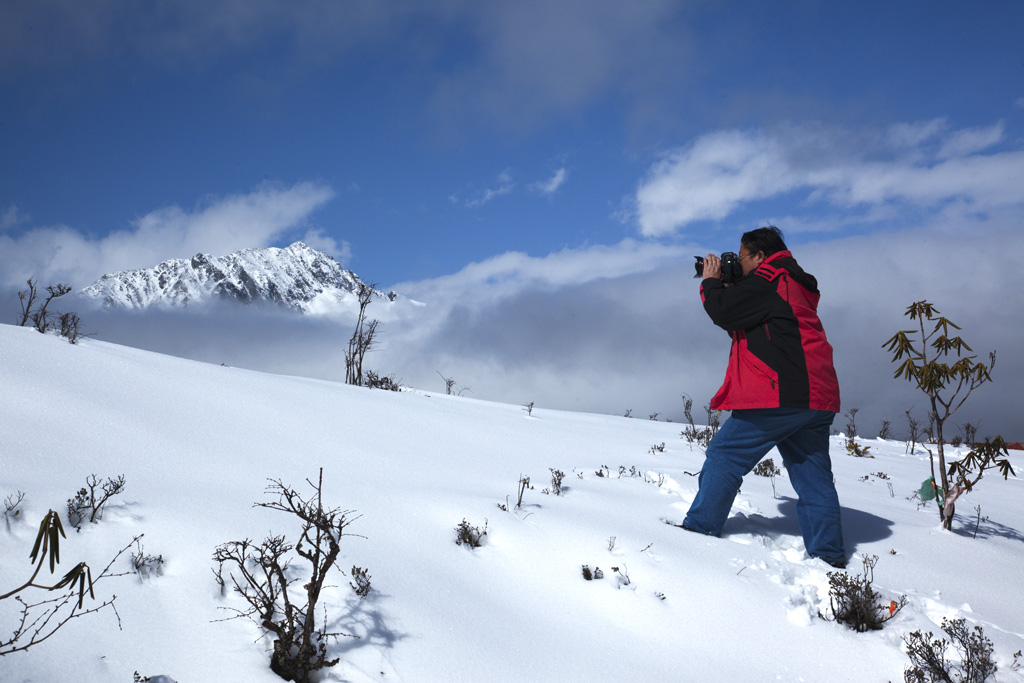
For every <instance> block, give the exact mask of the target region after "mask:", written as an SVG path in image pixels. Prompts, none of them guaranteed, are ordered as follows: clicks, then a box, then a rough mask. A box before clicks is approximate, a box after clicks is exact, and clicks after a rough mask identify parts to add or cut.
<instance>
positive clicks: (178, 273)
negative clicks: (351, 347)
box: [80, 242, 393, 313]
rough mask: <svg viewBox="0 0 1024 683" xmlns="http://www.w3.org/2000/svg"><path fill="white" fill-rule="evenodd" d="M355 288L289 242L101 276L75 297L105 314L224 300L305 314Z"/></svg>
mask: <svg viewBox="0 0 1024 683" xmlns="http://www.w3.org/2000/svg"><path fill="white" fill-rule="evenodd" d="M360 284H361V280H360V279H359V277H358V276H356V274H355V273H353V272H352V271H350V270H346V269H345V268H342V267H341V265H340V264H339V263H338V262H337V261H335V260H334V259H333V258H331V257H330V256H329V255H327V254H325V253H323V252H321V251H317V250H316V249H312V248H310V247H309V246H307V245H306V244H304V243H303V242H295V243H294V244H292V245H291V246H289V247H286V248H284V249H278V248H273V247H272V248H268V249H243V250H242V251H239V252H235V253H233V254H228V255H227V256H210V255H208V254H196V255H195V256H193V257H192V258H191V259H170V260H168V261H164V262H163V263H160V264H158V265H156V266H154V267H153V268H143V269H139V270H130V271H123V272H120V273H112V274H107V275H104V276H103V277H102V278H100V279H99V280H98V281H96V282H94V283H93V284H91V285H89V286H88V287H86V288H85V289H83V290H82V291H81V293H80V296H82V297H85V298H86V299H92V300H96V301H99V302H100V303H102V305H103V306H104V307H106V308H129V309H144V308H148V307H150V306H154V305H155V306H162V307H183V306H195V305H201V304H203V303H205V302H207V301H210V300H221V299H226V300H232V301H239V302H242V303H253V302H272V303H275V304H279V305H281V306H284V307H285V308H291V309H294V310H297V311H301V312H304V313H311V312H321V311H322V310H323V309H324V308H325V307H326V308H328V309H329V308H330V307H331V304H334V303H337V302H338V301H339V300H343V299H345V298H351V297H353V296H354V294H353V293H354V292H356V291H357V290H358V288H359V285H360ZM381 296H382V297H383V295H381ZM392 298H393V295H392Z"/></svg>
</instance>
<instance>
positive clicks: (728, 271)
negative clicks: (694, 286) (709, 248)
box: [693, 251, 743, 285]
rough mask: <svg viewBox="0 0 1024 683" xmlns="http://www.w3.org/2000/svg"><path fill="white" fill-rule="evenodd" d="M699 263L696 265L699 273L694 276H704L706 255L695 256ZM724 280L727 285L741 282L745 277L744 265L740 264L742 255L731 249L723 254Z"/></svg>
mask: <svg viewBox="0 0 1024 683" xmlns="http://www.w3.org/2000/svg"><path fill="white" fill-rule="evenodd" d="M693 258H695V259H697V263H695V264H694V266H695V267H696V269H697V274H696V275H694V277H704V257H703V256H694V257H693ZM721 258H722V282H724V283H725V284H727V285H731V284H733V283H736V282H739V281H740V280H741V279H743V266H741V265H740V257H739V256H737V255H736V254H735V253H733V252H731V251H727V252H725V253H724V254H722V257H721Z"/></svg>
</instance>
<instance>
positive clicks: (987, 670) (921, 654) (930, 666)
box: [903, 617, 1019, 683]
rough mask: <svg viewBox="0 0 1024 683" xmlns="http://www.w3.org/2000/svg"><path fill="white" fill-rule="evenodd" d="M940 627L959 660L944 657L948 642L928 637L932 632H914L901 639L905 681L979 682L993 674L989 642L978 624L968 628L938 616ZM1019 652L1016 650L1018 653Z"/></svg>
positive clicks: (958, 621) (913, 682)
mask: <svg viewBox="0 0 1024 683" xmlns="http://www.w3.org/2000/svg"><path fill="white" fill-rule="evenodd" d="M942 630H943V631H945V632H946V635H948V636H949V638H950V641H952V645H953V649H954V650H956V652H957V654H958V655H959V661H956V660H953V659H947V658H946V650H948V649H949V645H950V642H947V641H946V639H945V638H941V639H936V640H932V633H931V632H930V631H929V632H928V634H927V635H921V632H920V631H914V632H913V633H911V634H910V635H909V636H907V637H905V638H904V639H903V642H904V643H905V644H906V646H907V656H908V657H910V663H911V667H910V668H908V669H906V670H905V671H904V672H903V680H904V681H905V682H906V683H982V681H985V680H988V678H989V677H990V676H994V675H995V673H996V669H997V667H996V664H995V662H993V661H992V641H991V640H989V639H988V638H986V637H985V634H984V632H983V631H982V629H981V627H980V626H975V627H974V628H973V629H968V628H967V625H966V623H965V621H964V620H963V619H953V620H952V621H949V620H948V619H946V618H945V617H943V619H942ZM1018 654H1019V653H1018Z"/></svg>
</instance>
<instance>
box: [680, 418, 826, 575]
mask: <svg viewBox="0 0 1024 683" xmlns="http://www.w3.org/2000/svg"><path fill="white" fill-rule="evenodd" d="M834 418H835V413H832V412H829V411H825V410H805V409H800V408H764V409H756V410H734V411H733V413H732V417H730V418H729V419H728V420H726V421H725V424H724V425H722V428H721V429H719V430H718V433H717V434H715V436H714V438H713V439H711V443H710V444H709V445H708V449H707V454H706V459H705V460H704V466H703V467H702V468H701V471H700V477H699V478H698V481H699V488H698V491H697V497H696V498H694V499H693V504H692V505H690V510H689V511H688V512H687V513H686V519H685V520H683V526H684V527H686V528H687V529H690V530H691V531H697V532H700V533H703V534H709V535H711V536H720V535H721V533H722V527H723V526H724V525H725V520H726V518H727V517H728V516H729V510H730V509H731V508H732V503H733V500H735V498H736V493H737V492H738V491H739V488H740V483H741V482H742V481H743V477H744V475H746V474H747V473H748V472H750V470H752V469H754V466H755V465H757V463H758V462H759V461H760V460H761V458H763V457H764V456H765V454H767V453H768V451H770V450H771V449H772V447H773V446H777V447H778V449H779V453H780V454H781V455H782V460H783V462H784V463H785V464H786V471H787V472H788V473H789V480H790V482H791V483H792V484H793V488H794V489H795V490H796V493H797V496H798V498H799V500H798V501H797V504H796V514H797V520H798V521H799V522H800V531H801V532H802V534H803V537H804V547H805V548H806V549H807V553H808V554H809V555H811V556H812V557H820V558H821V559H823V560H825V561H826V562H828V563H830V564H845V563H846V550H845V548H844V547H843V529H842V524H841V522H840V518H839V496H838V495H837V494H836V487H835V483H834V482H833V481H832V461H831V460H830V459H829V456H828V436H829V429H830V427H831V426H832V420H833V419H834Z"/></svg>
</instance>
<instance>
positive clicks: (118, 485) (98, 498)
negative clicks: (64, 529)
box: [68, 474, 124, 531]
mask: <svg viewBox="0 0 1024 683" xmlns="http://www.w3.org/2000/svg"><path fill="white" fill-rule="evenodd" d="M122 491H124V475H123V474H122V475H121V476H119V477H118V478H117V479H114V478H108V479H107V480H106V481H105V482H104V483H102V484H100V480H99V477H97V476H96V475H95V474H90V475H89V476H88V477H86V478H85V488H81V489H79V490H78V493H76V494H75V497H74V498H68V524H70V525H71V526H73V527H75V529H77V530H79V531H81V529H82V522H84V521H86V518H87V517H88V521H89V522H90V523H92V524H95V523H96V522H97V521H99V520H101V519H103V506H104V505H106V504H107V501H108V500H110V499H111V498H113V497H114V496H116V495H118V494H119V493H121V492H122Z"/></svg>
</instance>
